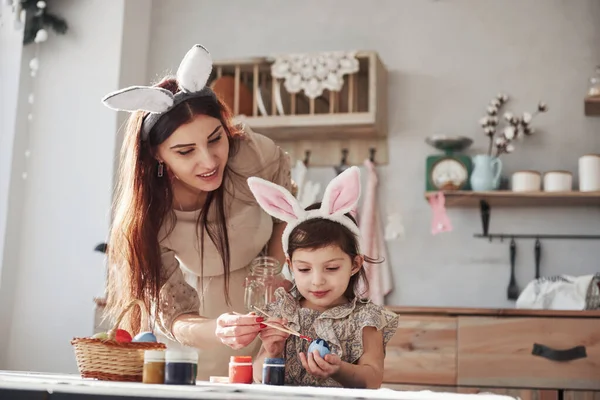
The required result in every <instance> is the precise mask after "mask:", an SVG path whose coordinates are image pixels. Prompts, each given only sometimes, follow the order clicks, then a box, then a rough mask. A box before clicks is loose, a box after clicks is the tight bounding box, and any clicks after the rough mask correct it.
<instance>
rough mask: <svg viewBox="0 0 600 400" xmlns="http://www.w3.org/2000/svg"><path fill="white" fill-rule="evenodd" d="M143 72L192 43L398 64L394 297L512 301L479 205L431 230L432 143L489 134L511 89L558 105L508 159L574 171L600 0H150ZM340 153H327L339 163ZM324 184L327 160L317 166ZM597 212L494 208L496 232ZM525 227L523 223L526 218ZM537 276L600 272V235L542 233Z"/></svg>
mask: <svg viewBox="0 0 600 400" xmlns="http://www.w3.org/2000/svg"><path fill="white" fill-rule="evenodd" d="M152 18H153V19H152V32H151V37H150V41H151V43H152V46H151V48H150V53H149V64H148V78H149V79H154V78H155V77H156V75H159V74H162V73H163V72H164V71H166V70H172V71H175V70H176V68H177V66H178V65H179V62H180V60H181V58H182V56H183V55H184V54H185V52H186V51H187V50H188V49H189V48H190V46H191V45H192V44H194V43H202V44H204V45H205V46H206V47H207V48H208V49H209V50H210V51H211V53H212V54H213V57H214V58H215V59H219V58H237V57H243V56H262V55H270V54H277V53H286V52H305V51H320V50H350V49H370V50H376V51H378V52H379V53H380V55H381V57H382V59H383V61H384V63H385V64H386V65H387V68H388V70H389V74H390V79H389V81H390V87H389V109H390V131H389V136H390V137H389V144H390V152H391V159H392V160H391V163H390V164H389V165H387V166H383V167H381V168H380V175H381V179H380V182H381V185H380V186H381V190H380V195H381V206H382V210H383V212H384V213H388V212H395V211H398V212H400V213H401V214H402V215H403V222H404V225H405V229H406V236H405V238H404V240H402V241H396V242H391V243H389V247H390V256H389V259H390V261H391V264H392V266H393V271H394V281H395V291H394V292H393V294H391V295H390V296H389V298H388V299H387V300H388V302H389V303H390V304H404V305H431V306H490V307H513V305H514V303H512V302H509V301H508V300H506V287H507V285H508V280H509V263H508V259H509V252H508V244H507V243H506V242H505V243H502V244H500V243H491V244H490V243H488V242H487V241H481V240H475V239H474V238H473V237H472V234H473V233H476V232H480V231H481V228H480V222H479V221H480V217H479V215H478V213H477V211H476V210H462V211H459V210H451V211H450V212H449V215H450V218H451V219H452V223H453V225H454V231H453V232H452V233H448V234H443V235H439V236H434V237H432V236H431V234H430V211H429V208H428V206H427V203H426V202H425V201H424V200H423V188H424V175H425V172H424V169H425V157H426V155H428V154H433V153H436V150H434V149H432V148H430V147H429V146H427V145H426V144H425V143H424V139H425V137H427V136H429V135H433V134H450V135H453V134H456V135H467V136H471V137H473V138H474V139H475V144H474V146H473V151H484V150H485V146H486V142H485V140H484V137H483V135H482V133H481V130H480V129H479V128H478V123H477V121H478V120H479V118H480V117H481V116H483V113H484V110H485V107H486V105H487V103H488V102H489V101H490V99H491V98H492V96H495V95H496V93H498V92H499V91H506V92H507V93H508V94H509V95H511V96H512V97H513V100H512V101H511V102H510V106H509V107H510V108H509V109H511V110H514V111H517V112H522V111H525V110H529V111H532V108H533V107H535V106H536V104H537V102H538V100H544V101H546V102H547V103H548V105H549V107H550V111H549V113H547V114H545V115H542V117H541V118H539V119H538V120H537V121H536V127H537V129H538V130H539V131H543V132H542V133H540V134H539V135H537V136H535V137H532V138H531V140H527V141H526V142H523V143H519V144H518V148H517V151H516V152H515V153H514V154H512V155H510V156H508V157H505V158H503V160H504V163H505V173H506V174H510V173H512V172H513V171H515V170H518V169H536V170H540V171H546V170H550V169H567V170H570V171H573V172H576V169H577V159H578V157H579V156H580V155H583V154H586V153H591V152H600V119H594V118H586V117H584V115H583V100H582V99H583V96H584V95H585V92H586V89H587V80H588V77H589V75H590V74H591V73H593V70H594V66H595V65H596V64H597V63H598V60H600V47H599V46H598V42H599V41H600V32H599V28H600V3H599V2H597V1H595V0H579V1H577V2H567V1H564V0H523V1H520V2H511V3H510V6H508V5H507V4H506V3H505V2H502V1H497V0H477V1H473V0H452V1H417V0H403V1H398V0H381V1H378V2H376V3H375V2H366V1H360V0H328V1H321V0H307V1H303V2H280V1H276V0H255V1H252V2H246V1H242V0H236V1H228V2H215V1H207V0H203V1H197V0H180V1H179V2H177V7H174V6H173V5H172V4H171V3H169V2H165V1H157V0H154V1H153V12H152ZM338 157H339V155H335V154H334V155H332V158H333V160H335V161H334V162H337V160H338ZM311 174H312V178H314V179H318V180H321V181H323V182H324V183H325V182H327V181H328V180H329V179H331V178H332V177H333V170H332V169H320V170H314V171H311ZM599 218H600V210H599V209H598V208H591V209H583V208H580V209H546V210H539V211H538V210H532V209H529V210H526V209H516V210H510V211H509V210H493V213H492V219H491V221H492V222H491V224H492V225H491V228H492V230H494V231H518V232H555V233H597V232H598V220H599ZM519 224H521V226H519ZM542 245H543V250H542V273H543V274H546V275H552V274H558V273H567V274H573V275H578V274H586V273H591V272H595V271H597V270H598V262H597V259H598V250H597V249H598V243H597V242H592V241H590V242H576V241H546V242H543V243H542ZM517 253H518V255H517V279H518V282H519V284H520V285H521V287H523V286H524V285H525V284H526V283H527V282H528V281H529V280H530V279H531V278H532V277H533V274H534V261H533V242H532V241H522V242H521V241H520V242H518V251H517Z"/></svg>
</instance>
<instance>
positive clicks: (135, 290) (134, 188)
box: [107, 78, 242, 332]
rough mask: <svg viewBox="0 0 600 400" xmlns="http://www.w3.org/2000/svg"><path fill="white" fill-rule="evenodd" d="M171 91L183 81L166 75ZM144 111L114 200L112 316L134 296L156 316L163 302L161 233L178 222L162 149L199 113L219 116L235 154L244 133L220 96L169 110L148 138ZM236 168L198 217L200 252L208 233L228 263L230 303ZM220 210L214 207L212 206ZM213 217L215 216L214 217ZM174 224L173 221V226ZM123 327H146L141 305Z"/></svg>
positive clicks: (132, 129) (128, 135)
mask: <svg viewBox="0 0 600 400" xmlns="http://www.w3.org/2000/svg"><path fill="white" fill-rule="evenodd" d="M157 86H158V87H162V88H164V89H167V90H169V91H171V92H172V93H173V94H175V93H177V92H178V91H179V87H178V84H177V81H176V80H175V79H172V78H165V79H163V80H162V81H161V82H160V83H158V84H157ZM145 115H146V114H145V113H144V112H137V113H135V114H132V115H131V117H130V118H129V121H128V124H127V128H126V131H125V137H124V140H123V146H122V148H121V160H120V161H121V162H120V169H119V175H118V177H117V179H118V181H117V187H116V193H115V197H114V204H113V213H114V215H113V222H112V226H111V231H110V237H109V242H108V264H109V273H108V284H107V314H108V316H110V317H113V318H115V317H116V316H117V315H118V314H119V313H120V312H121V311H122V310H123V309H124V307H125V306H126V305H127V304H128V303H129V302H130V301H131V300H133V299H140V300H142V301H143V302H144V303H145V304H146V307H147V309H148V310H150V311H151V313H152V314H154V315H156V313H157V311H158V309H159V307H160V305H159V298H160V296H159V292H160V288H161V285H162V283H163V282H162V279H161V267H162V263H161V250H160V245H159V233H160V230H161V227H162V226H163V224H164V223H165V222H169V221H168V220H167V218H170V221H173V222H174V221H175V216H174V214H173V209H172V202H173V191H172V188H171V182H170V179H168V178H167V176H166V174H165V177H162V178H161V177H158V162H157V160H156V158H155V154H156V148H157V146H158V145H160V144H161V143H163V142H164V141H165V140H166V139H167V138H168V137H169V136H171V135H172V134H173V132H174V131H175V130H176V129H177V128H179V127H180V126H181V125H183V124H186V123H189V122H191V121H193V119H194V117H195V116H197V115H207V116H210V117H213V118H215V119H218V120H219V121H220V122H221V124H222V125H223V129H224V130H225V132H226V134H227V137H228V138H229V142H230V145H229V157H233V156H234V155H235V154H236V152H237V151H238V148H239V139H240V138H241V137H242V134H241V132H238V131H237V130H236V128H235V127H234V126H233V125H232V123H231V114H230V112H229V110H228V108H227V106H226V105H225V104H224V103H223V102H222V101H221V100H219V99H218V98H216V97H211V96H203V97H196V98H192V99H189V100H187V101H185V102H183V103H181V104H179V105H177V106H176V107H174V108H173V109H172V110H170V111H169V112H168V113H167V114H165V115H164V116H163V117H162V118H161V119H160V120H159V121H158V122H157V123H156V124H155V125H154V127H153V128H152V130H151V131H150V134H149V137H148V140H146V141H142V140H141V133H140V131H141V128H142V122H143V119H144V116H145ZM233 175H235V172H234V171H232V170H231V169H230V168H229V166H227V167H226V168H225V171H224V176H223V183H222V184H221V186H220V187H219V189H217V190H215V191H213V192H209V193H208V194H207V197H206V202H205V204H204V206H203V207H202V210H201V212H200V215H199V217H198V227H199V229H198V232H199V240H200V252H201V254H203V253H204V251H203V250H204V232H205V231H206V233H207V234H208V237H209V238H210V240H211V241H212V242H213V243H214V244H215V246H216V248H217V250H218V252H219V255H220V256H221V259H222V260H223V267H224V276H225V280H224V282H225V283H224V290H225V295H226V300H227V303H229V271H230V258H231V257H230V248H229V233H228V231H227V224H226V216H225V204H224V194H225V190H226V189H225V182H226V180H228V179H232V177H233ZM213 208H214V211H213V210H212V209H213ZM209 212H211V214H212V213H214V215H215V216H216V221H215V223H214V224H213V223H211V224H207V220H208V214H209ZM211 218H212V216H211ZM173 227H174V223H173V224H171V229H173ZM122 325H123V328H124V329H127V330H129V331H130V332H138V331H139V329H140V314H139V312H138V310H137V308H136V309H135V311H134V313H133V314H131V313H130V314H129V315H126V317H125V319H124V320H123V322H122Z"/></svg>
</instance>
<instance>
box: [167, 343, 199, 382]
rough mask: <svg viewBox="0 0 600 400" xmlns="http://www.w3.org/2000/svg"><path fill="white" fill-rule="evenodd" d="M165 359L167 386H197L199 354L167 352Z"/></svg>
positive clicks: (176, 351)
mask: <svg viewBox="0 0 600 400" xmlns="http://www.w3.org/2000/svg"><path fill="white" fill-rule="evenodd" d="M165 359H166V363H165V384H167V385H195V384H196V373H197V371H198V353H197V352H196V351H194V350H189V351H185V350H183V351H182V350H167V354H166V356H165Z"/></svg>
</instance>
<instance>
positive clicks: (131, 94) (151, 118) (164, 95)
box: [102, 44, 216, 140]
mask: <svg viewBox="0 0 600 400" xmlns="http://www.w3.org/2000/svg"><path fill="white" fill-rule="evenodd" d="M211 71H212V58H211V56H210V53H209V52H208V50H206V49H205V48H204V47H203V46H201V45H199V44H197V45H195V46H194V47H192V48H191V49H190V50H189V51H188V52H187V54H186V55H185V57H183V60H182V61H181V64H179V69H178V70H177V82H178V84H179V88H180V89H181V91H180V92H177V94H175V95H173V93H171V92H170V91H169V90H167V89H163V88H160V87H155V86H130V87H128V88H125V89H121V90H117V91H116V92H112V93H109V94H108V95H106V96H105V97H104V98H103V99H102V103H104V105H105V106H107V107H108V108H111V109H113V110H117V111H129V112H135V111H146V112H148V113H149V114H148V115H146V117H145V118H144V122H143V124H142V140H147V139H148V134H149V133H150V130H151V129H152V127H153V126H154V125H155V124H156V123H157V122H158V120H159V119H160V118H161V117H162V116H163V115H165V113H167V112H169V111H170V110H171V109H173V107H175V106H177V105H178V104H180V103H181V102H183V101H186V100H188V99H191V98H193V97H202V96H212V97H215V98H216V95H215V94H214V92H213V91H212V90H211V89H210V88H209V87H207V86H206V82H207V81H208V78H209V77H210V73H211Z"/></svg>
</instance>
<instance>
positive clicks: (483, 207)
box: [479, 199, 491, 236]
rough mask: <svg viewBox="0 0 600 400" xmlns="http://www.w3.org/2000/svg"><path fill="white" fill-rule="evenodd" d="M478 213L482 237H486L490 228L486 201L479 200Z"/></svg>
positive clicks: (489, 212)
mask: <svg viewBox="0 0 600 400" xmlns="http://www.w3.org/2000/svg"><path fill="white" fill-rule="evenodd" d="M479 211H480V213H481V227H482V230H483V236H487V235H488V230H489V228H490V214H491V208H490V204H489V203H488V202H487V201H486V200H483V199H481V200H479Z"/></svg>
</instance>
